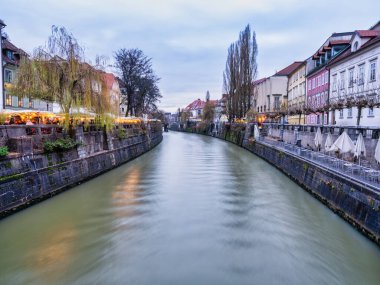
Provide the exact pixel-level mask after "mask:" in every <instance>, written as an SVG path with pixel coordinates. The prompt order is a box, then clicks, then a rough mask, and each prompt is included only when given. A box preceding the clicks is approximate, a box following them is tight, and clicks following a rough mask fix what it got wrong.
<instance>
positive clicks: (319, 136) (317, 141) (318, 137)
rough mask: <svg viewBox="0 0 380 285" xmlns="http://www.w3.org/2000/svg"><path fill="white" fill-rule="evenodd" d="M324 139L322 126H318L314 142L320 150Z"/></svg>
mask: <svg viewBox="0 0 380 285" xmlns="http://www.w3.org/2000/svg"><path fill="white" fill-rule="evenodd" d="M322 140H323V137H322V133H321V128H318V129H317V133H316V134H315V138H314V144H315V146H316V147H317V149H318V150H320V148H321V145H322Z"/></svg>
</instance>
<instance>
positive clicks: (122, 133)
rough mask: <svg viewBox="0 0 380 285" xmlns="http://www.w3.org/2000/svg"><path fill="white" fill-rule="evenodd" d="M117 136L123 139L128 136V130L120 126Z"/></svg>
mask: <svg viewBox="0 0 380 285" xmlns="http://www.w3.org/2000/svg"><path fill="white" fill-rule="evenodd" d="M117 137H118V138H119V140H123V139H126V138H127V132H126V130H125V129H124V128H120V129H119V130H118V132H117Z"/></svg>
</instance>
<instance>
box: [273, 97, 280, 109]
mask: <svg viewBox="0 0 380 285" xmlns="http://www.w3.org/2000/svg"><path fill="white" fill-rule="evenodd" d="M274 109H277V110H278V109H280V97H278V96H276V97H274Z"/></svg>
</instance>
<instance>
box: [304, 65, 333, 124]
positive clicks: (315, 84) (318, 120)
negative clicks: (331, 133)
mask: <svg viewBox="0 0 380 285" xmlns="http://www.w3.org/2000/svg"><path fill="white" fill-rule="evenodd" d="M306 98H307V102H306V105H307V106H308V108H310V109H312V110H313V111H315V113H313V114H309V115H307V116H306V124H326V123H327V113H326V114H324V113H323V112H321V111H322V110H323V108H325V107H326V106H327V104H328V99H329V71H328V70H327V69H326V67H323V68H321V69H319V70H318V71H317V72H315V73H313V74H311V75H309V76H308V77H307V89H306ZM317 110H318V111H319V112H318V111H317ZM322 119H323V121H322Z"/></svg>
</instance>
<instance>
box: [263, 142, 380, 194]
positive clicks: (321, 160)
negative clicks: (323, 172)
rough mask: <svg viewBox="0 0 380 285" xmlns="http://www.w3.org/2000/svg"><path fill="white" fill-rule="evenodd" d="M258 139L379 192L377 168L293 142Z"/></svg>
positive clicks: (379, 181)
mask: <svg viewBox="0 0 380 285" xmlns="http://www.w3.org/2000/svg"><path fill="white" fill-rule="evenodd" d="M259 141H260V143H263V144H267V145H269V146H271V147H274V148H277V149H279V150H282V151H285V152H288V153H291V154H293V155H297V156H300V157H302V158H303V159H305V160H306V161H309V162H311V163H314V164H317V165H318V166H320V167H324V168H327V169H328V170H330V171H332V172H335V173H338V174H339V175H341V176H343V177H344V178H345V179H347V180H349V181H353V182H359V183H361V184H363V185H365V186H367V187H368V188H371V189H373V190H375V191H377V192H380V171H379V170H376V169H373V168H371V167H366V166H363V165H359V164H356V163H351V162H348V161H347V160H343V159H339V158H336V157H334V156H330V155H328V154H326V153H322V152H318V151H313V150H310V149H306V148H304V147H299V146H296V145H294V144H290V143H286V142H281V141H275V140H273V139H271V138H266V137H260V139H259Z"/></svg>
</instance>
